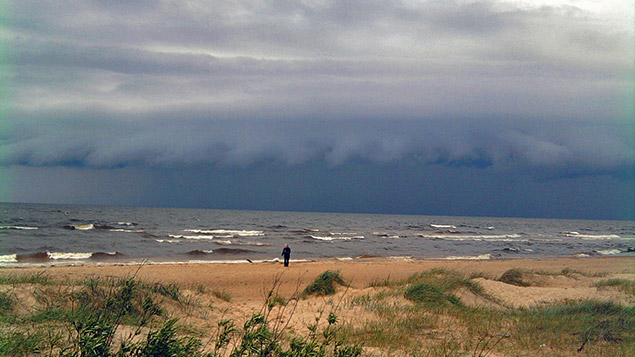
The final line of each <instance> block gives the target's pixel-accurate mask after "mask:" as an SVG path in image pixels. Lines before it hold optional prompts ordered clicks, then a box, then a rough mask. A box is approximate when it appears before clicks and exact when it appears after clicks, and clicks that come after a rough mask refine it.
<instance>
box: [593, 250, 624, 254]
mask: <svg viewBox="0 0 635 357" xmlns="http://www.w3.org/2000/svg"><path fill="white" fill-rule="evenodd" d="M621 252H622V251H621V250H619V249H604V250H597V251H596V253H598V254H602V255H615V254H620V253H621Z"/></svg>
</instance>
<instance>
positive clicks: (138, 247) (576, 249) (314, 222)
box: [0, 203, 635, 266]
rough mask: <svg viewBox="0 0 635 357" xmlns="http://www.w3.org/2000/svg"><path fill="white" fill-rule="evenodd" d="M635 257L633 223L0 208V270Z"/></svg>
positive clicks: (31, 206)
mask: <svg viewBox="0 0 635 357" xmlns="http://www.w3.org/2000/svg"><path fill="white" fill-rule="evenodd" d="M285 244H289V246H290V247H291V249H292V254H291V261H292V262H293V261H294V260H295V261H302V260H330V259H338V260H362V259H402V260H403V259H413V260H417V259H439V260H455V259H515V258H542V257H567V256H577V257H587V256H635V222H632V221H589V220H554V219H520V218H489V217H487V218H479V217H443V216H417V215H375V214H341V213H306V212H266V211H231V210H207V209H181V208H143V207H102V206H76V205H44V204H8V203H5V204H0V266H24V265H53V264H136V263H139V262H145V263H146V264H148V263H149V264H153V263H155V264H160V263H165V262H209V263H239V262H248V261H252V262H256V261H276V260H279V259H280V253H281V251H282V248H283V247H284V245H285Z"/></svg>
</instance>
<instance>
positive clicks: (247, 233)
mask: <svg viewBox="0 0 635 357" xmlns="http://www.w3.org/2000/svg"><path fill="white" fill-rule="evenodd" d="M185 231H186V232H192V233H200V234H218V235H223V236H240V237H256V236H264V235H265V233H264V232H263V231H247V230H231V229H186V230H185Z"/></svg>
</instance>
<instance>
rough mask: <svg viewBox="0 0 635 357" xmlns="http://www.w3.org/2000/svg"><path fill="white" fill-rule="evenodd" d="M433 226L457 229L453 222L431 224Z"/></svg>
mask: <svg viewBox="0 0 635 357" xmlns="http://www.w3.org/2000/svg"><path fill="white" fill-rule="evenodd" d="M430 227H432V228H445V229H455V228H456V226H455V225H452V224H431V225H430Z"/></svg>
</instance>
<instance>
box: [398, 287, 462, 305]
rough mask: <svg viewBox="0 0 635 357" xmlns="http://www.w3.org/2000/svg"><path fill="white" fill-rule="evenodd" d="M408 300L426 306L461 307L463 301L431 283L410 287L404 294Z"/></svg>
mask: <svg viewBox="0 0 635 357" xmlns="http://www.w3.org/2000/svg"><path fill="white" fill-rule="evenodd" d="M404 297H405V298H406V299H408V300H411V301H414V302H417V303H423V304H426V305H439V306H440V305H446V304H447V303H450V304H452V305H457V306H458V305H461V300H459V298H457V297H456V296H454V295H453V294H450V293H446V292H444V291H443V290H441V288H439V287H438V286H436V285H432V284H429V283H419V284H414V285H412V286H410V287H409V288H408V289H407V290H406V292H405V293H404Z"/></svg>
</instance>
